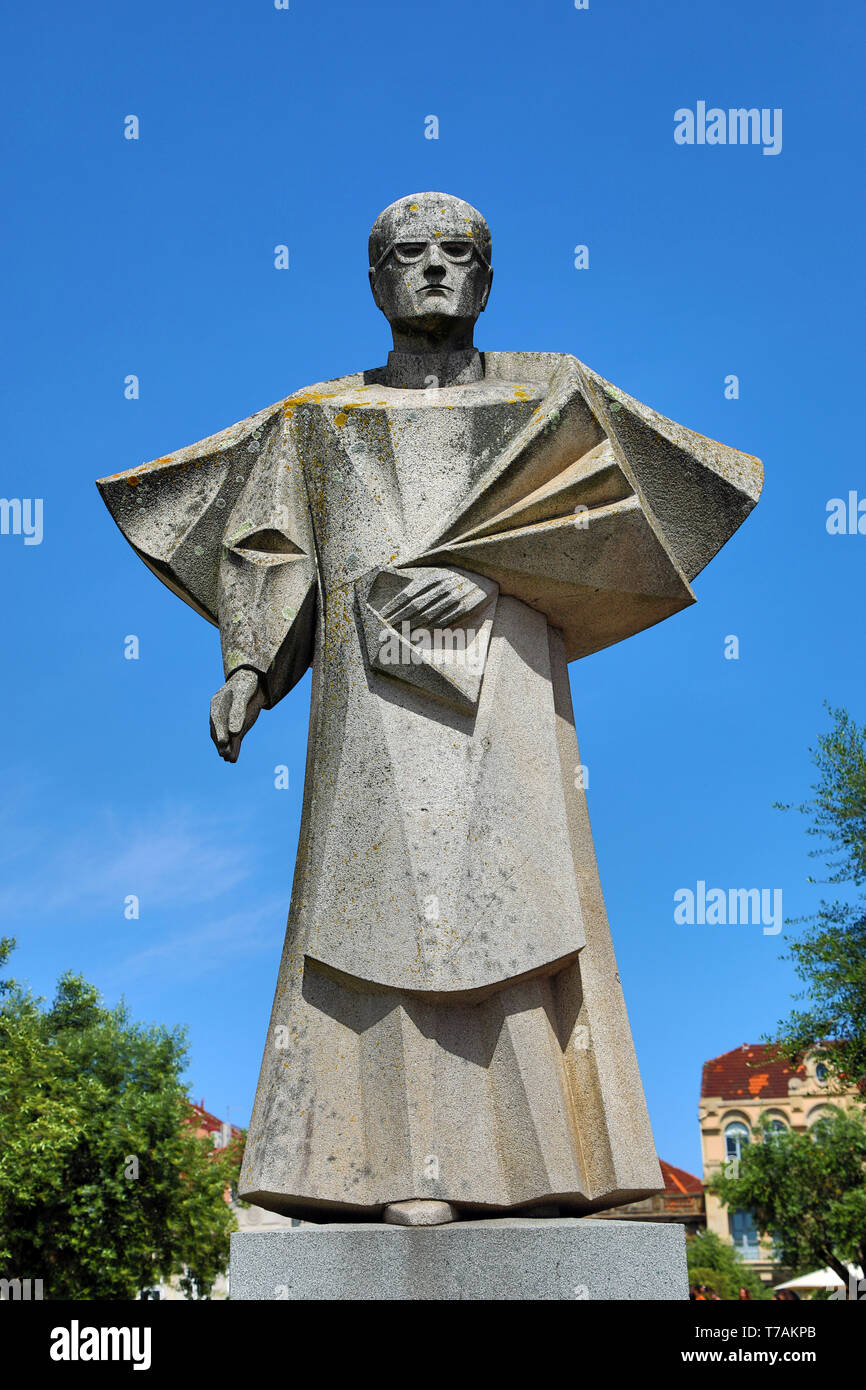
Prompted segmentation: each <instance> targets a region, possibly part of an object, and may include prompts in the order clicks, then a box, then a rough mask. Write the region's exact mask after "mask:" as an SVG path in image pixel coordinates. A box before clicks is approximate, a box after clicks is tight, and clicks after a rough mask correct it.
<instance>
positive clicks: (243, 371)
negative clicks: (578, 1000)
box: [0, 0, 866, 1171]
mask: <svg viewBox="0 0 866 1390" xmlns="http://www.w3.org/2000/svg"><path fill="white" fill-rule="evenodd" d="M4 27H5V31H6V33H5V42H4V45H3V49H4V56H3V58H2V64H3V83H2V88H0V102H2V106H3V113H2V131H3V146H4V152H3V159H4V164H5V168H6V198H5V202H6V203H7V217H6V220H5V229H4V231H3V242H4V245H3V253H4V254H3V264H4V270H5V272H6V274H5V277H4V278H5V280H6V284H5V299H6V303H7V316H6V317H7V324H8V327H7V332H6V334H5V335H4V338H3V342H2V345H0V351H2V356H3V380H4V383H5V386H6V392H5V408H4V412H3V415H4V437H5V448H4V452H3V464H2V477H0V494H2V495H3V496H4V497H7V498H14V497H18V498H41V499H43V504H44V538H43V541H42V543H41V544H40V545H30V546H25V545H24V543H23V537H22V536H15V535H3V536H0V571H2V584H3V593H4V595H5V604H4V627H5V633H6V648H5V650H6V653H7V655H6V663H5V673H4V679H3V681H2V685H0V692H2V693H0V702H2V714H3V727H4V738H3V742H2V753H0V765H2V786H3V789H4V795H3V797H2V809H0V820H2V830H3V833H2V837H0V865H2V873H0V916H2V926H3V930H4V931H7V932H10V931H11V932H13V933H14V934H16V935H17V936H18V938H19V942H20V948H19V951H18V952H17V955H16V960H15V970H16V973H17V974H18V975H19V976H23V977H26V978H29V979H30V981H31V982H32V984H33V986H34V987H35V988H36V989H37V990H39V991H40V992H43V993H50V992H51V989H52V987H53V982H54V980H55V979H56V977H57V975H58V974H59V972H60V971H61V970H63V969H67V968H71V969H74V970H78V971H81V972H83V973H84V974H85V975H86V976H87V977H88V978H90V979H91V980H93V981H94V982H95V983H96V984H97V985H98V986H99V987H100V988H101V989H102V990H103V991H104V993H105V996H106V998H107V999H108V1000H109V1001H112V1002H113V1001H115V1000H117V999H118V998H119V997H120V995H121V994H123V995H125V997H126V999H127V1001H128V1003H129V1005H130V1007H131V1009H132V1011H133V1013H134V1015H136V1016H137V1017H140V1018H142V1019H145V1020H153V1021H162V1022H166V1023H176V1022H177V1023H186V1024H188V1025H189V1030H190V1039H191V1058H190V1067H189V1081H190V1087H191V1091H192V1094H193V1095H194V1097H195V1098H196V1099H199V1098H201V1097H203V1098H204V1100H205V1102H206V1104H207V1106H208V1108H209V1109H211V1110H213V1111H215V1112H216V1113H218V1114H220V1115H221V1116H225V1115H226V1113H227V1110H228V1108H229V1107H230V1108H231V1118H232V1120H234V1121H236V1122H238V1123H245V1122H246V1121H247V1120H248V1118H249V1111H250V1107H251V1104H252V1099H253V1094H254V1088H255V1083H256V1079H257V1075H258V1068H259V1062H260V1056H261V1049H262V1046H263V1043H264V1035H265V1029H266V1026H267V1019H268V1014H269V1010H270V1006H271V999H272V991H273V985H274V980H275V976H276V970H277V964H278V960H279V952H280V946H281V941H282V936H283V930H284V922H285V914H286V910H287V907H288V900H289V892H290V887H291V877H292V868H293V861H294V852H295V845H296V838H297V830H298V821H299V813H300V804H301V792H302V785H303V769H304V758H305V749H306V728H307V711H308V701H309V677H307V678H306V679H305V680H304V681H303V682H302V684H301V685H300V686H299V687H298V688H297V689H296V690H295V691H294V692H293V693H292V695H291V696H290V697H289V698H288V699H287V700H285V701H284V702H283V704H282V705H280V706H279V707H278V709H277V710H276V711H274V712H272V713H270V714H268V715H265V716H264V717H263V718H262V719H261V720H260V721H259V723H258V725H257V726H256V729H255V730H254V731H253V733H252V734H251V735H250V737H249V738H248V740H247V742H246V744H245V746H244V750H243V753H242V756H241V759H240V761H239V763H238V764H237V765H236V766H234V767H228V766H227V765H225V764H223V763H222V762H221V761H220V759H219V758H218V757H217V755H216V752H215V750H214V749H213V747H212V745H211V743H210V740H209V737H208V729H207V724H208V704H209V699H210V696H211V694H212V692H213V691H214V690H215V689H216V688H217V686H218V685H219V684H220V682H221V679H222V675H221V666H220V657H219V645H218V638H217V634H216V632H215V630H214V629H212V628H211V627H209V626H208V625H207V624H206V623H204V622H203V621H202V620H201V619H200V618H198V617H197V616H196V615H195V614H194V613H193V612H192V611H191V610H190V609H188V608H186V607H185V606H184V605H183V604H181V603H180V602H178V601H177V599H175V598H174V597H173V596H172V595H171V594H170V593H169V592H168V590H166V589H164V588H163V587H162V586H161V585H159V584H158V583H157V582H156V580H155V579H154V578H153V577H152V576H151V575H150V574H149V573H148V572H147V571H146V569H145V568H144V566H143V565H141V564H140V563H139V562H138V561H137V560H136V559H135V557H134V556H133V554H132V552H131V551H130V550H129V548H128V546H127V545H126V543H125V542H124V541H123V539H122V537H121V536H120V533H119V532H118V531H116V529H115V527H114V525H113V523H112V522H111V520H110V519H109V517H108V514H107V513H106V512H105V510H104V508H103V505H102V503H101V502H100V500H99V497H98V495H97V492H96V490H95V488H94V486H93V480H94V479H95V478H97V477H99V476H102V475H104V474H106V473H111V472H115V471H118V470H120V469H123V468H127V467H131V466H132V465H134V464H136V463H138V462H140V461H142V460H145V459H150V458H153V457H155V456H158V455H161V454H164V453H167V452H170V451H172V450H174V449H176V448H179V447H181V446H183V445H185V444H188V443H191V442H193V441H195V440H197V439H200V438H202V437H203V436H205V435H208V434H211V433H213V432H215V431H216V430H219V429H221V428H223V427H225V426H227V425H229V424H231V423H233V422H234V421H235V420H238V419H241V418H242V417H244V416H246V415H249V414H251V413H253V412H254V411H256V410H258V409H260V408H261V407H263V406H265V405H267V404H269V403H270V402H271V401H274V400H276V399H278V398H280V397H282V396H285V395H287V394H288V393H289V392H290V391H292V390H294V389H296V388H298V387H300V386H302V385H304V384H305V383H308V382H312V381H317V380H320V379H322V378H325V377H330V376H336V375H338V374H340V373H343V372H347V371H352V370H356V369H359V368H363V367H367V366H372V365H375V364H377V363H379V362H381V361H382V360H383V359H384V355H385V353H386V351H387V347H388V346H389V341H388V335H387V326H386V324H385V322H384V320H383V319H382V318H381V316H380V315H379V314H378V312H377V311H376V310H375V308H374V306H373V303H372V300H371V299H370V296H369V290H368V287H367V280H366V238H367V232H368V229H369V225H370V223H371V222H372V220H373V218H374V217H375V215H376V214H377V213H378V212H379V210H380V209H381V208H382V207H383V206H385V205H386V204H387V203H389V202H391V201H392V200H393V199H394V198H396V197H398V196H401V195H402V194H404V193H408V192H414V191H417V190H420V189H428V188H429V189H435V190H445V191H448V192H453V193H457V194H459V195H460V196H462V197H464V198H466V199H468V200H469V201H470V202H472V203H474V204H475V205H476V206H477V207H479V208H481V210H482V211H483V212H484V213H485V214H486V216H487V218H488V220H489V222H490V225H491V228H492V231H493V257H494V265H495V272H496V278H495V282H494V288H493V293H492V296H491V300H490V305H489V308H488V310H487V312H486V314H485V315H484V316H483V318H482V319H481V321H480V323H479V329H478V333H477V335H476V337H477V342H478V345H479V346H480V347H481V348H482V349H483V348H500V349H504V348H513V349H539V350H550V351H563V352H565V351H567V352H573V353H575V354H576V355H577V356H578V357H580V358H582V359H583V360H584V361H586V362H588V363H589V364H590V365H591V366H592V367H594V368H595V369H596V370H597V371H599V372H601V373H602V375H604V376H605V377H607V378H608V379H610V380H611V381H613V382H614V383H616V385H618V386H620V387H622V389H624V390H625V391H627V392H629V393H631V394H632V395H634V396H637V397H638V398H639V399H640V400H643V401H645V402H647V403H648V404H650V405H652V406H654V407H655V408H656V409H657V410H660V411H661V412H662V413H663V414H665V415H668V416H671V417H672V418H674V419H676V420H678V421H680V422H681V423H683V424H685V425H687V426H690V427H691V428H693V429H697V430H699V431H700V432H701V433H703V434H707V435H710V436H712V437H714V438H717V439H721V440H723V441H724V442H725V443H727V444H730V445H732V446H734V447H736V448H739V449H743V450H745V451H747V452H749V453H754V454H757V455H759V456H760V457H761V458H762V459H763V460H764V463H765V467H766V473H767V483H766V490H765V493H764V497H763V500H762V501H761V503H760V505H759V507H758V509H757V510H756V512H755V513H754V514H753V515H752V517H751V518H750V519H749V520H748V522H747V523H746V524H745V525H744V526H743V528H742V529H741V531H740V532H739V533H738V534H737V535H736V536H735V537H734V539H733V540H732V541H731V542H730V543H729V545H728V546H727V547H726V548H725V549H724V550H723V551H722V552H721V554H720V555H719V556H718V557H717V559H716V560H715V561H714V562H713V563H712V565H711V566H710V567H709V569H708V570H707V571H705V573H704V574H703V575H702V576H700V577H699V578H698V580H697V581H696V586H695V587H696V591H697V595H698V600H699V601H698V604H697V605H696V606H695V607H693V608H692V609H690V610H689V611H688V612H685V613H683V614H680V615H678V616H677V617H675V618H673V619H671V620H669V621H668V622H666V623H664V624H662V625H661V626H659V627H657V628H655V629H653V630H651V631H649V632H646V633H643V634H641V635H640V636H638V637H636V638H633V639H631V640H629V641H628V642H626V643H623V644H621V645H620V646H618V647H615V648H613V649H611V650H608V651H606V652H603V653H600V654H599V655H597V656H594V657H591V658H589V659H588V660H585V661H583V662H581V663H578V664H577V665H575V666H572V668H571V677H572V688H573V692H574V701H575V711H576V716H577V727H578V736H579V738H580V741H581V751H582V756H583V760H584V762H585V763H586V764H587V765H588V767H589V769H590V789H589V795H590V811H591V815H592V820H593V827H594V833H595V839H596V846H597V851H598V856H599V861H600V867H601V872H602V881H603V884H604V888H605V894H606V900H607V905H608V910H609V914H610V918H611V923H612V927H613V933H614V941H615V945H616V950H617V955H618V959H619V966H620V973H621V976H622V980H623V984H624V987H625V992H626V1000H627V1004H628V1009H629V1014H630V1018H631V1023H632V1027H633V1031H634V1036H635V1042H636V1046H637V1051H638V1058H639V1061H640V1065H641V1070H642V1074H643V1078H644V1082H645V1087H646V1092H647V1098H648V1102H649V1106H650V1114H651V1118H652V1122H653V1127H654V1130H655V1134H656V1139H657V1144H658V1148H659V1151H660V1152H661V1154H662V1155H663V1156H664V1157H666V1158H667V1159H668V1160H670V1161H671V1162H674V1163H677V1164H680V1165H682V1166H684V1167H686V1168H689V1169H691V1170H693V1171H697V1170H699V1163H700V1146H699V1136H698V1129H697V1123H696V1106H697V1098H698V1090H699V1085H700V1070H701V1064H702V1062H703V1061H704V1059H705V1058H707V1057H711V1056H714V1055H716V1054H718V1053H720V1052H723V1051H726V1050H728V1049H729V1048H732V1047H735V1046H737V1045H738V1044H739V1043H741V1042H745V1041H756V1040H757V1039H758V1038H759V1037H760V1035H761V1034H762V1033H764V1032H765V1031H768V1030H769V1029H771V1028H772V1026H773V1024H774V1022H775V1020H776V1019H777V1018H778V1017H779V1016H780V1015H781V1014H783V1013H784V1012H785V1011H786V1009H787V1007H788V1003H789V996H790V993H791V990H792V988H793V986H794V981H793V978H792V973H791V970H790V967H789V966H788V965H784V964H780V963H779V960H778V957H779V955H780V952H781V950H782V949H783V940H784V938H783V937H782V936H769V935H764V934H763V933H762V931H761V929H760V927H758V926H747V927H701V926H691V927H689V926H679V925H676V924H675V923H674V920H673V894H674V892H675V891H676V890H677V889H678V888H680V887H689V886H691V887H694V885H695V883H696V882H697V880H699V879H703V880H705V881H706V882H707V883H708V884H710V885H713V886H715V885H720V886H723V887H729V886H742V887H752V886H759V887H766V888H781V889H782V890H783V893H784V907H785V913H786V915H789V916H794V915H797V914H798V913H801V912H803V911H804V910H807V909H808V908H809V906H810V905H811V904H812V903H813V902H814V901H815V896H816V894H815V890H814V889H810V888H809V887H808V886H807V884H806V876H807V874H808V872H809V871H810V868H811V867H812V865H811V863H810V861H809V860H808V858H807V850H808V848H809V842H808V841H807V839H806V837H805V835H804V833H803V826H802V824H801V823H800V821H799V820H798V818H796V817H795V816H792V815H788V816H786V815H783V814H781V813H779V812H778V811H775V810H773V809H772V803H773V802H774V801H775V800H778V799H781V800H796V799H799V798H800V797H802V796H804V795H805V794H806V793H807V791H808V785H809V782H810V765H809V760H808V754H807V749H808V746H809V744H810V743H813V742H814V740H815V738H816V736H817V734H818V733H819V732H820V731H821V730H822V729H823V728H824V727H825V726H826V715H825V713H824V710H823V708H822V702H823V701H824V700H825V699H829V700H830V701H831V702H833V703H836V704H845V705H847V706H848V707H849V709H850V710H851V711H852V713H853V714H854V715H855V716H856V717H857V718H859V719H860V720H863V719H864V718H866V708H864V706H866V700H864V689H866V680H864V676H866V670H864V666H866V662H864V652H866V643H864V626H863V575H864V563H866V535H864V536H861V535H853V536H847V535H846V536H830V535H828V533H827V530H826V526H825V520H826V505H827V502H828V500H829V499H830V498H833V497H838V496H841V497H847V495H848V493H849V491H851V490H859V493H858V495H859V497H860V498H866V470H864V466H863V447H862V441H861V437H860V400H861V398H862V383H861V368H862V351H861V345H862V338H863V329H862V321H863V307H864V306H863V277H862V273H861V265H860V243H861V241H862V232H861V228H862V225H863V220H864V208H863V181H862V176H861V174H862V170H861V165H862V150H861V147H860V142H859V139H858V132H859V130H860V122H861V117H862V110H861V107H862V82H861V78H862V73H861V65H862V57H861V55H862V50H863V38H864V34H863V29H864V20H863V16H862V14H861V13H859V12H858V11H857V10H856V8H855V7H853V6H850V5H848V4H841V3H832V2H831V3H829V4H824V5H823V6H821V7H820V8H818V7H816V6H815V5H814V4H811V3H810V4H807V3H805V0H764V3H763V4H761V5H760V6H756V5H755V4H754V3H753V0H729V3H727V4H726V5H724V6H722V5H717V4H713V5H710V4H707V3H696V0H688V3H687V2H686V0H666V3H665V4H663V5H648V4H646V3H645V0H616V2H615V0H590V7H589V9H588V10H585V11H577V10H575V9H574V7H573V4H571V3H570V0H569V2H568V3H567V2H566V0H557V3H553V0H540V2H537V3H535V4H533V5H527V4H517V3H515V0H496V3H493V0H474V3H468V4H466V5H465V6H463V7H456V8H455V7H449V8H446V9H444V10H443V9H440V8H438V7H432V8H431V7H430V6H426V5H425V6H407V5H405V4H397V3H396V0H391V2H390V3H370V2H368V3H366V4H364V5H358V4H355V3H345V2H344V3H331V0H315V3H313V0H291V8H290V9H289V10H288V11H277V10H275V9H274V7H273V4H272V0H246V3H244V4H243V5H241V4H229V3H226V0H214V2H213V3H209V4H208V5H206V6H203V5H192V4H189V3H179V0H148V3H145V4H142V5H138V6H118V5H110V4H108V3H90V4H85V5H83V6H75V7H73V6H69V5H65V4H60V3H57V2H56V0H53V2H52V3H48V4H44V5H40V6H36V7H34V6H29V7H28V6H19V7H17V9H16V10H14V11H12V12H10V13H8V14H7V16H6V19H5V21H4ZM698 101H705V102H706V103H707V105H708V106H710V107H712V106H718V107H721V108H724V109H727V108H729V107H740V106H746V107H751V106H754V107H758V108H768V109H775V108H781V109H782V111H783V147H782V150H781V153H779V154H778V155H775V156H766V155H764V154H763V153H762V150H761V148H760V147H757V146H736V145H735V146H715V147H713V146H707V145H704V146H698V145H695V146H678V145H677V144H675V143H674V139H673V131H674V112H675V111H676V110H677V109H678V108H682V107H691V108H692V109H694V108H695V106H696V103H697V102H698ZM130 114H134V115H137V116H138V117H139V120H140V138H139V139H138V140H137V141H129V140H125V139H124V138H123V126H124V118H125V117H126V116H127V115H130ZM431 114H433V115H436V116H438V119H439V138H438V140H428V139H425V137H424V129H425V117H427V116H429V115H431ZM281 243H285V244H286V245H288V246H289V248H290V269H289V270H287V271H278V270H276V269H275V268H274V264H273V260H274V256H273V248H274V247H275V245H277V244H281ZM577 244H585V245H587V246H588V247H589V253H590V265H589V269H587V270H583V271H578V270H575V268H574V266H573V259H574V253H573V248H574V247H575V245H577ZM131 373H134V374H135V375H137V376H138V377H139V379H140V398H139V399H138V400H134V401H130V400H126V399H124V378H125V377H126V376H127V375H128V374H131ZM729 374H736V375H737V376H738V378H739V382H740V397H739V399H738V400H726V399H725V395H724V382H725V378H726V376H728V375H729ZM128 634H135V635H136V636H138V638H139V641H140V659H139V660H137V661H127V660H125V659H124V655H123V651H124V638H125V637H126V636H127V635H128ZM728 634H735V635H737V636H738V637H739V640H740V656H739V659H738V660H736V661H728V660H725V659H724V656H723V647H724V640H725V638H726V636H727V635H728ZM277 764H286V765H288V767H289V769H290V786H289V789H288V790H277V789H276V788H275V787H274V776H273V769H274V767H275V765H277ZM133 893H134V894H137V895H138V896H139V898H140V902H141V915H140V917H139V919H138V920H137V921H136V920H133V921H129V920H126V919H125V917H124V914H123V906H124V899H125V898H126V896H127V895H128V894H133Z"/></svg>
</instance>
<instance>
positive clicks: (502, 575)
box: [402, 355, 762, 661]
mask: <svg viewBox="0 0 866 1390" xmlns="http://www.w3.org/2000/svg"><path fill="white" fill-rule="evenodd" d="M515 356H516V355H515ZM511 371H512V373H513V371H514V365H513V364H511ZM527 379H531V378H527ZM761 478H762V472H761V465H760V462H759V461H758V460H757V459H755V458H752V457H751V456H750V455H747V454H741V453H738V452H737V451H736V450H734V449H728V448H726V447H725V446H724V445H722V444H717V443H716V442H715V441H714V440H711V439H706V438H705V437H704V436H703V435H699V434H696V433H695V432H694V431H692V430H688V429H685V428H684V427H683V426H681V425H677V424H676V423H675V422H674V421H671V420H667V419H665V418H664V417H663V416H661V415H659V414H658V413H657V412H656V411H653V410H651V409H650V408H649V407H648V406H644V405H642V404H641V402H640V401H636V400H634V399H633V398H632V397H631V396H628V395H626V394H625V392H622V391H619V390H617V389H616V388H615V387H613V386H611V384H610V383H609V382H606V381H605V380H604V379H603V378H602V377H600V376H598V375H597V374H596V373H595V372H592V371H591V370H590V369H589V368H588V367H586V366H584V364H583V363H581V362H578V360H577V359H576V358H574V357H569V356H565V355H563V356H562V357H560V358H559V359H558V362H557V364H556V365H555V367H554V368H553V370H552V371H551V375H550V378H549V384H548V390H547V394H546V395H545V397H544V400H543V401H542V403H541V405H540V406H539V407H538V409H537V410H536V411H534V412H533V415H532V417H531V418H530V420H529V421H528V423H527V424H526V425H525V426H524V428H523V429H522V430H521V431H519V433H517V434H516V435H514V437H513V438H512V439H511V440H510V441H509V443H508V445H507V446H506V448H505V449H504V450H503V452H502V453H501V454H500V455H499V456H498V457H497V458H495V459H493V460H492V461H491V462H490V464H489V465H488V467H487V468H486V470H485V471H484V472H483V473H482V474H481V476H480V477H479V479H478V481H477V482H476V484H475V485H474V487H473V489H472V490H471V491H470V492H469V494H468V495H467V497H466V498H464V499H463V500H462V502H461V504H460V506H459V507H458V508H457V509H456V511H455V512H454V513H453V514H452V515H451V516H450V517H448V518H447V520H446V522H445V524H444V526H443V527H442V528H441V529H440V530H439V531H438V533H437V534H435V535H434V536H433V537H432V538H431V539H430V541H428V542H427V544H426V548H424V549H423V550H422V551H421V552H420V553H419V554H418V555H415V556H412V557H410V558H404V559H403V560H402V563H403V564H409V563H411V564H415V565H418V564H423V565H440V566H441V565H448V564H451V565H455V566H461V567H462V568H463V569H465V570H467V571H469V572H471V573H474V574H480V575H483V576H485V577H486V578H488V579H492V580H494V581H495V582H496V583H497V584H498V585H499V588H500V591H501V592H502V593H503V594H509V595H512V596H513V597H515V598H518V599H521V600H522V601H523V602H524V603H526V604H528V605H529V606H530V607H531V608H535V609H537V610H539V611H540V612H542V613H544V614H545V616H546V617H547V619H548V622H549V623H550V624H551V626H552V627H555V628H558V629H559V630H560V631H561V632H562V634H563V639H564V643H565V651H566V657H567V659H568V660H569V661H574V660H576V659H577V658H578V657H583V656H588V655H590V653H592V652H597V651H600V650H602V649H603V648H604V647H608V646H611V645H612V644H613V643H614V642H620V641H622V640H623V638H625V637H629V636H631V635H632V634H633V633H636V632H640V631H642V630H643V629H645V628H647V627H651V626H652V625H653V624H654V623H657V622H661V621H662V620H663V619H664V618H667V617H670V616H671V615H672V614H673V613H676V612H678V611H680V610H681V609H683V608H686V607H688V605H689V604H691V603H694V601H695V595H694V593H693V591H692V588H691V583H690V581H691V580H692V579H693V578H694V576H695V575H696V574H698V573H699V572H700V570H702V569H703V567H704V565H706V564H707V563H708V562H709V560H711V559H712V557H713V556H714V555H715V554H716V552H717V551H718V550H720V549H721V547H722V546H723V545H724V544H725V542H726V541H727V540H728V539H729V537H730V536H731V535H733V533H734V531H736V529H737V527H738V526H739V525H740V523H741V522H742V521H743V520H744V519H745V517H746V516H747V515H748V514H749V512H750V511H751V509H752V507H753V506H754V505H755V503H756V501H757V499H758V497H759V495H760V491H761Z"/></svg>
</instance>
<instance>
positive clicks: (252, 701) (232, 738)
mask: <svg viewBox="0 0 866 1390" xmlns="http://www.w3.org/2000/svg"><path fill="white" fill-rule="evenodd" d="M264 703H265V696H264V691H263V690H262V688H261V685H260V683H259V678H258V676H257V675H256V673H255V671H249V670H247V669H246V668H243V669H242V670H240V671H233V672H232V674H231V676H230V677H229V679H228V680H227V681H226V683H225V685H224V686H222V687H221V688H220V689H219V690H218V691H217V693H216V695H214V697H213V699H212V700H211V702H210V736H211V738H212V739H213V741H214V743H215V744H216V748H217V752H218V753H219V755H220V757H221V758H225V760H226V762H227V763H236V762H237V760H238V754H239V753H240V751H241V741H242V739H243V737H244V734H245V733H246V732H247V730H248V729H251V728H252V726H253V725H254V724H255V722H256V720H257V719H258V717H259V711H260V710H261V709H262V708H263V707H264Z"/></svg>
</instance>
